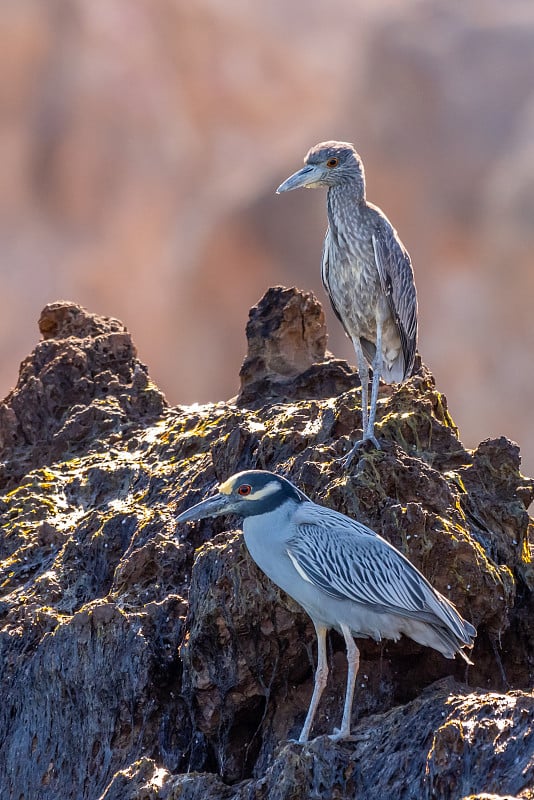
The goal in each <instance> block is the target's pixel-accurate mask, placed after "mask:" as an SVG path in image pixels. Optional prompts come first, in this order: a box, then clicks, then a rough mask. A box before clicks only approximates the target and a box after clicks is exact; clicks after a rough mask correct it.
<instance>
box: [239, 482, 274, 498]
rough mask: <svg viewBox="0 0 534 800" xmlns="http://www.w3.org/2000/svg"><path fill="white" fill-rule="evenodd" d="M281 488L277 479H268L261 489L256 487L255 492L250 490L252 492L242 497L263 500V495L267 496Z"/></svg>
mask: <svg viewBox="0 0 534 800" xmlns="http://www.w3.org/2000/svg"><path fill="white" fill-rule="evenodd" d="M280 489H281V486H280V484H279V483H278V482H277V481H269V483H266V484H265V486H264V487H263V489H258V491H257V492H252V494H249V495H247V496H246V497H244V499H245V500H263V499H264V498H265V497H269V495H271V494H274V493H275V492H279V491H280Z"/></svg>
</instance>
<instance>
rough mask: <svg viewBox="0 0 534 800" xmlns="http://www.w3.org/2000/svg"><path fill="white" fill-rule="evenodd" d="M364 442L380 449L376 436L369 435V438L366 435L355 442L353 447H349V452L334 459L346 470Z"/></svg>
mask: <svg viewBox="0 0 534 800" xmlns="http://www.w3.org/2000/svg"><path fill="white" fill-rule="evenodd" d="M366 442H371V444H372V445H373V447H375V448H376V449H377V450H380V449H381V448H380V443H379V441H378V439H377V438H376V436H375V435H374V434H371V435H369V436H367V435H366V436H364V437H363V439H360V440H359V441H357V442H355V443H354V444H353V446H352V447H351V449H350V450H349V452H348V453H347V455H345V456H341V457H340V458H336V461H339V462H340V463H341V464H342V465H343V467H344V468H345V469H348V468H349V467H350V465H351V464H352V460H353V458H354V456H355V455H356V453H357V452H358V450H359V449H360V448H361V447H363V445H364V444H365V443H366Z"/></svg>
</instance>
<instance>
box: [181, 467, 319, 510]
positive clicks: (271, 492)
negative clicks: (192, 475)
mask: <svg viewBox="0 0 534 800" xmlns="http://www.w3.org/2000/svg"><path fill="white" fill-rule="evenodd" d="M218 490H219V491H218V492H217V494H214V495H212V496H211V497H208V498H207V499H206V500H202V502H200V503H197V504H196V505H194V506H192V507H191V508H188V509H187V511H183V512H182V513H181V514H180V515H179V516H178V517H177V519H176V521H177V522H188V521H189V520H196V519H205V518H206V517H219V516H221V515H222V514H238V515H239V516H240V517H251V516H255V515H256V514H268V513H269V512H270V511H274V510H275V509H276V508H278V507H279V506H281V505H282V504H283V503H285V502H286V501H287V500H293V501H294V502H295V503H302V502H303V501H304V500H308V498H307V497H306V495H305V494H304V493H303V492H301V491H300V489H297V487H296V486H293V484H292V483H291V481H288V480H287V479H286V478H282V477H281V476H280V475H275V474H274V472H266V471H263V470H249V471H247V472H238V473H237V474H236V475H232V477H231V478H228V480H227V481H224V483H221V484H220V485H219V486H218Z"/></svg>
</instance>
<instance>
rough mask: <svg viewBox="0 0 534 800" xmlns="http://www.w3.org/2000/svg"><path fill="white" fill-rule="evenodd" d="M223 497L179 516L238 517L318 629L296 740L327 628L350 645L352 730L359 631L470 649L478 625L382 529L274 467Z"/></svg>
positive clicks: (322, 667)
mask: <svg viewBox="0 0 534 800" xmlns="http://www.w3.org/2000/svg"><path fill="white" fill-rule="evenodd" d="M218 488H219V491H218V493H217V494H215V495H213V496H212V497H209V498H208V499H207V500H203V501H202V502H201V503H198V504H197V505H195V506H193V507H192V508H190V509H188V510H187V511H184V512H183V513H182V514H180V515H179V517H178V519H177V521H178V522H186V521H188V520H198V519H203V518H204V517H215V516H219V515H221V514H238V515H240V516H242V517H244V523H243V533H244V536H245V542H246V544H247V547H248V550H249V552H250V555H251V556H252V558H253V559H254V561H255V562H256V564H257V565H258V566H259V567H260V568H261V569H262V570H263V571H264V572H265V574H266V575H268V576H269V578H270V579H271V580H272V581H274V583H276V584H277V585H278V586H279V587H280V588H281V589H283V590H284V591H285V592H287V594H289V595H290V596H291V597H293V598H294V599H295V600H296V601H297V603H300V605H301V606H302V607H303V608H304V609H305V611H307V612H308V614H309V615H310V617H311V619H312V621H313V624H314V625H315V630H316V632H317V643H318V656H317V670H316V672H315V684H314V689H313V695H312V698H311V701H310V707H309V709H308V714H307V716H306V720H305V722H304V727H303V728H302V732H301V734H300V738H299V742H306V741H307V740H308V736H309V733H310V729H311V726H312V723H313V718H314V715H315V711H316V709H317V705H318V703H319V699H320V697H321V694H322V692H323V689H324V687H325V685H326V680H327V677H328V663H327V658H326V632H327V630H328V629H329V628H334V629H335V630H337V631H339V632H340V633H341V634H342V635H343V637H344V639H345V644H346V647H347V663H348V675H347V689H346V694H345V705H344V708H343V720H342V723H341V728H339V729H338V730H335V731H334V733H333V735H332V736H331V738H333V739H334V740H337V739H343V738H346V737H347V736H349V734H350V717H351V710H352V700H353V695H354V684H355V681H356V674H357V672H358V666H359V658H360V655H359V651H358V648H357V647H356V644H355V642H354V639H353V636H357V637H363V638H372V639H375V641H380V640H381V639H382V638H385V639H393V640H394V641H396V640H397V639H399V638H400V636H401V634H403V633H404V634H405V635H406V636H409V637H410V638H411V639H414V640H415V641H416V642H419V643H420V644H423V645H427V646H428V647H433V648H434V649H435V650H438V651H439V652H440V653H442V654H443V655H444V656H445V657H446V658H454V655H455V653H458V654H459V655H460V656H462V658H463V659H464V660H465V661H466V662H467V663H468V664H471V663H472V662H471V661H470V660H469V658H468V657H467V655H466V654H465V653H464V651H463V649H462V648H464V647H471V646H472V645H473V640H474V637H475V636H476V631H475V629H474V627H473V626H472V625H471V624H470V623H469V622H466V620H464V619H462V617H461V616H460V615H459V613H458V612H457V611H456V609H455V607H454V606H453V604H452V603H451V602H450V601H449V600H447V598H446V597H443V595H441V594H440V593H439V592H438V591H436V590H435V589H434V588H433V587H432V586H431V585H430V583H429V582H428V581H427V580H426V578H425V577H424V576H423V575H422V574H421V573H420V572H419V570H417V569H416V568H415V567H414V566H413V564H411V563H410V561H408V559H407V558H405V557H404V556H403V555H402V553H400V552H399V551H398V550H397V549H396V548H395V547H393V545H391V544H389V543H388V542H387V541H386V540H385V539H382V537H381V536H379V535H378V534H377V533H375V532H374V531H372V530H371V529H370V528H367V527H366V526H365V525H362V524H361V523H359V522H356V521H355V520H353V519H350V518H349V517H346V516H345V515H344V514H340V513H339V512H337V511H332V510H331V509H329V508H325V507H324V506H320V505H317V504H316V503H313V502H312V501H311V500H310V499H309V498H308V497H306V495H305V494H303V492H301V491H300V490H299V489H297V487H296V486H294V485H293V484H292V483H290V481H288V480H286V479H285V478H282V477H280V476H279V475H275V474H273V473H272V472H264V471H260V470H253V471H249V472H240V473H238V474H237V475H233V476H232V477H231V478H229V479H228V480H227V481H225V482H224V483H222V484H221V485H220V486H219V487H218Z"/></svg>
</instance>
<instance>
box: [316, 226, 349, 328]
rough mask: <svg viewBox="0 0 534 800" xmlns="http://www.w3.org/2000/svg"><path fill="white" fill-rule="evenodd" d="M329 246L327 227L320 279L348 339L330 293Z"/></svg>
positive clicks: (329, 231) (330, 241)
mask: <svg viewBox="0 0 534 800" xmlns="http://www.w3.org/2000/svg"><path fill="white" fill-rule="evenodd" d="M331 248H332V231H331V228H330V227H328V228H327V231H326V235H325V237H324V242H323V255H322V258H321V280H322V282H323V286H324V288H325V292H326V293H327V295H328V297H329V298H330V305H331V306H332V310H333V312H334V314H335V315H336V317H337V318H338V320H339V321H340V322H341V324H342V325H343V330H344V331H345V333H346V334H347V336H348V337H349V339H350V338H351V336H350V333H349V331H348V330H347V326H346V325H345V323H344V321H343V317H342V316H341V314H340V313H339V310H338V309H337V307H336V304H335V303H334V299H333V294H332V292H331V290H330V279H329V274H330V260H331V257H332V256H331V253H330V250H331Z"/></svg>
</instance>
